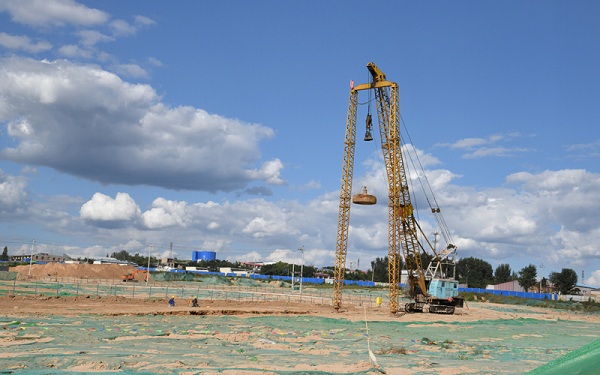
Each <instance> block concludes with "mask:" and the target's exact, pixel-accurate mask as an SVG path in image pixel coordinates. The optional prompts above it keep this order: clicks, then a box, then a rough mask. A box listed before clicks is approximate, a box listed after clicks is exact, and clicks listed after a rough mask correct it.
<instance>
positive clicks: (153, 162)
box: [0, 58, 285, 192]
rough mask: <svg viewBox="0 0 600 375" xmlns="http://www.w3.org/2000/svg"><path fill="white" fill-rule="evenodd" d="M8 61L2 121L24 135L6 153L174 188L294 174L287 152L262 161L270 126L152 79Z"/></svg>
mask: <svg viewBox="0 0 600 375" xmlns="http://www.w3.org/2000/svg"><path fill="white" fill-rule="evenodd" d="M2 62H3V67H4V69H2V71H0V122H10V123H11V124H13V125H12V128H11V130H10V131H11V136H12V137H14V138H15V140H16V141H18V143H17V145H16V146H15V147H12V148H5V149H4V150H2V152H1V155H2V156H3V157H4V158H6V159H10V160H12V161H15V162H20V163H28V164H32V165H44V166H48V167H51V168H54V169H56V170H59V171H61V172H64V173H68V174H72V175H75V176H79V177H84V178H87V179H90V180H94V181H99V182H102V183H120V184H128V185H141V184H143V185H154V186H162V187H166V188H171V189H186V190H205V191H212V192H215V191H232V190H236V189H243V188H244V187H245V186H246V185H247V184H248V183H249V182H251V181H255V180H260V181H263V182H265V183H267V184H275V185H281V184H284V183H285V181H284V180H283V178H282V177H281V171H282V169H283V163H282V162H281V161H280V160H279V159H276V158H275V159H273V160H266V161H261V160H260V150H259V147H258V143H259V142H260V141H261V140H262V139H265V138H270V137H273V136H274V132H273V130H272V129H270V128H267V127H264V126H262V125H259V124H248V123H244V122H242V121H239V120H235V119H228V118H225V117H222V116H219V115H214V114H209V113H207V112H206V111H204V110H202V109H197V108H192V107H176V108H171V107H168V106H165V105H163V104H161V103H160V102H159V100H160V98H159V97H158V95H157V94H156V92H155V91H154V90H153V89H152V87H150V86H148V85H142V84H130V83H127V82H125V81H123V80H121V78H119V77H118V76H117V75H115V74H113V73H110V72H107V71H105V70H102V69H101V68H99V67H97V66H93V65H76V64H73V63H70V62H67V61H52V62H50V61H35V60H32V59H22V58H8V59H4V60H3V61H2ZM17 121H18V124H22V125H23V124H26V125H27V126H26V128H22V127H21V128H22V129H20V128H18V127H17V126H16V125H15V124H17ZM24 130H27V131H26V132H25V131H24ZM65 150H68V152H65ZM259 162H260V163H262V165H261V166H260V167H259V168H255V166H256V164H257V163H259Z"/></svg>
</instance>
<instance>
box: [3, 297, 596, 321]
mask: <svg viewBox="0 0 600 375" xmlns="http://www.w3.org/2000/svg"><path fill="white" fill-rule="evenodd" d="M0 306H2V315H4V316H7V317H22V316H48V315H61V316H78V315H81V314H91V315H105V316H117V315H147V314H155V315H236V316H256V315H310V316H325V317H335V318H343V319H348V320H351V321H361V320H364V319H365V309H364V308H362V307H359V306H357V307H355V306H349V307H346V308H343V309H340V310H339V311H337V310H335V309H333V308H332V307H331V306H325V305H312V304H301V303H282V302H271V301H264V302H263V301H260V302H257V301H254V302H242V303H240V302H236V301H207V300H203V301H200V307H189V306H187V301H182V300H179V301H176V306H175V307H170V306H168V305H167V302H166V301H164V300H146V299H139V298H126V297H94V296H80V297H47V296H2V297H0ZM490 306H493V304H490V303H482V302H480V303H471V304H469V307H467V308H463V309H457V310H456V313H455V314H454V315H439V314H421V313H416V314H406V313H398V314H396V315H392V314H390V312H389V311H387V309H386V308H384V307H381V308H369V309H368V310H367V311H366V313H367V320H369V321H382V320H383V321H385V320H389V319H398V320H400V321H415V322H446V321H448V322H452V321H454V322H456V321H463V322H468V321H477V320H490V319H516V318H531V319H539V320H557V319H561V320H573V321H588V322H595V323H600V316H598V315H585V314H578V313H572V312H562V311H555V310H547V309H538V308H532V307H523V306H519V307H518V313H515V312H510V309H508V310H507V311H494V310H490V309H489V307H490ZM498 307H506V305H498Z"/></svg>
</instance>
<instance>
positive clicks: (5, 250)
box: [0, 246, 8, 261]
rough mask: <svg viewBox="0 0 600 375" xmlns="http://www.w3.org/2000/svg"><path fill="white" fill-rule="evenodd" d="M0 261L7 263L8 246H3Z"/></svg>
mask: <svg viewBox="0 0 600 375" xmlns="http://www.w3.org/2000/svg"><path fill="white" fill-rule="evenodd" d="M0 260H3V261H8V246H4V250H3V251H2V255H0Z"/></svg>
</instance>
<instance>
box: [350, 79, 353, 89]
mask: <svg viewBox="0 0 600 375" xmlns="http://www.w3.org/2000/svg"><path fill="white" fill-rule="evenodd" d="M352 89H354V80H350V90H352Z"/></svg>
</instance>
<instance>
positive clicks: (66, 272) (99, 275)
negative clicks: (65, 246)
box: [10, 263, 137, 279]
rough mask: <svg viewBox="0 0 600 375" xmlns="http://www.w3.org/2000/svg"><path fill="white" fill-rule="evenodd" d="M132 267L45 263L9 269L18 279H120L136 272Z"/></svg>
mask: <svg viewBox="0 0 600 375" xmlns="http://www.w3.org/2000/svg"><path fill="white" fill-rule="evenodd" d="M136 269H137V268H136V267H133V266H121V265H118V264H65V263H47V264H33V265H31V274H30V272H29V266H16V267H11V268H10V271H11V272H18V273H19V278H22V277H27V276H28V275H31V276H33V277H47V276H50V277H73V278H78V279H121V278H122V276H123V275H126V274H128V273H132V272H134V271H135V270H136Z"/></svg>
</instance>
